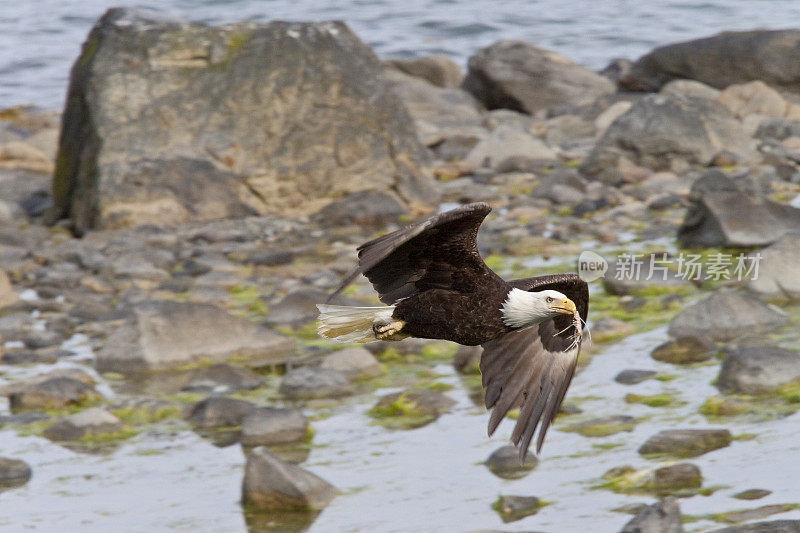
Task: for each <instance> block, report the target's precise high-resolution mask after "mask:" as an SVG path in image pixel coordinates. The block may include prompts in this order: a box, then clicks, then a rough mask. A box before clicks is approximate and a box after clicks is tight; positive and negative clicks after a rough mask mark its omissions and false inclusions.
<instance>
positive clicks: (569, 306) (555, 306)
mask: <svg viewBox="0 0 800 533" xmlns="http://www.w3.org/2000/svg"><path fill="white" fill-rule="evenodd" d="M550 309H552V310H553V311H558V312H559V313H564V314H565V315H577V314H578V309H577V308H576V307H575V302H573V301H572V300H570V299H569V298H563V299H561V300H556V301H554V302H553V303H551V304H550Z"/></svg>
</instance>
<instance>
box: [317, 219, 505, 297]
mask: <svg viewBox="0 0 800 533" xmlns="http://www.w3.org/2000/svg"><path fill="white" fill-rule="evenodd" d="M491 210H492V208H491V207H490V206H489V205H488V204H485V203H474V204H467V205H464V206H461V207H458V208H456V209H453V210H452V211H447V212H445V213H441V214H439V215H435V216H433V217H430V218H428V219H426V220H423V221H422V222H419V223H417V224H414V225H411V226H408V227H406V228H403V229H400V230H397V231H395V232H392V233H389V234H387V235H384V236H382V237H378V238H377V239H375V240H372V241H369V242H367V243H364V244H362V245H361V246H359V247H358V265H357V266H356V268H355V269H354V270H353V271H351V272H350V273H349V274H348V275H347V277H346V278H345V279H344V281H343V282H342V284H341V286H340V287H339V288H338V289H336V292H334V293H333V294H332V295H331V296H330V298H329V299H328V300H329V301H330V299H331V298H333V297H335V296H336V295H337V294H339V293H340V292H341V291H342V289H344V288H345V287H346V286H347V285H349V284H350V283H351V282H352V281H353V280H354V279H355V278H356V277H357V276H358V275H359V274H364V275H365V276H366V277H367V278H368V279H369V280H370V282H372V285H373V286H374V287H375V290H376V291H378V295H379V296H380V300H381V301H382V302H383V303H386V304H393V303H395V302H397V301H398V300H401V299H403V298H408V297H409V296H412V295H414V294H416V293H417V292H421V291H423V290H428V289H437V288H438V289H453V290H458V291H470V290H472V287H467V286H461V285H463V284H470V283H475V280H476V279H480V277H481V276H475V273H479V274H481V275H483V276H496V274H495V273H494V272H492V270H491V269H490V268H489V267H487V266H486V264H485V263H484V262H483V259H481V256H480V254H479V253H478V246H477V244H476V241H475V239H476V237H477V235H478V228H479V227H480V225H481V222H483V219H484V218H486V215H488V214H489V211H491ZM467 274H469V275H467Z"/></svg>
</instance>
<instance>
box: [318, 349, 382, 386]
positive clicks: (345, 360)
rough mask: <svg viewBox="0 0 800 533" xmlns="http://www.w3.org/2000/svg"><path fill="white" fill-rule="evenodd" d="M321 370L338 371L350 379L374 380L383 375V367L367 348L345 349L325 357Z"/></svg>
mask: <svg viewBox="0 0 800 533" xmlns="http://www.w3.org/2000/svg"><path fill="white" fill-rule="evenodd" d="M320 367H321V368H327V369H330V370H336V371H338V372H341V373H342V374H344V375H345V377H346V378H348V379H359V378H372V377H375V376H379V375H380V374H381V365H380V363H379V362H378V360H377V359H376V358H375V356H374V355H372V353H370V352H369V350H367V349H365V348H345V349H344V350H339V351H338V352H333V353H331V354H328V355H327V356H325V359H324V360H323V361H322V364H321V365H320Z"/></svg>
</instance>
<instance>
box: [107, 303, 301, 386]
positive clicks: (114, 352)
mask: <svg viewBox="0 0 800 533" xmlns="http://www.w3.org/2000/svg"><path fill="white" fill-rule="evenodd" d="M294 346H295V341H294V339H291V338H288V337H284V336H283V335H280V334H278V333H275V332H273V331H271V330H269V329H267V328H265V327H263V326H259V325H257V324H255V323H254V322H251V321H249V320H247V319H244V318H240V317H236V316H233V315H231V314H230V313H228V312H227V311H225V310H223V309H220V308H219V307H216V306H213V305H209V304H198V303H187V302H173V301H168V300H155V301H146V302H143V303H140V304H137V305H134V306H133V307H132V308H129V309H128V311H127V319H126V320H125V322H124V324H123V325H122V326H120V327H118V328H117V329H115V330H114V331H113V332H112V333H111V335H109V337H108V338H107V339H106V342H105V344H104V345H103V347H102V349H101V350H100V352H99V353H98V354H97V359H96V361H95V366H96V368H97V370H98V371H100V372H106V371H110V372H143V371H152V370H163V369H168V368H174V367H178V366H183V365H187V364H190V363H196V362H199V361H217V362H220V361H225V360H227V359H229V358H231V357H234V356H239V357H246V358H250V359H252V360H254V361H257V362H258V363H260V364H277V363H283V362H286V361H287V360H289V359H290V357H291V356H292V354H293V353H294Z"/></svg>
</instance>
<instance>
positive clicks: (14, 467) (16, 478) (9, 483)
mask: <svg viewBox="0 0 800 533" xmlns="http://www.w3.org/2000/svg"><path fill="white" fill-rule="evenodd" d="M30 478H31V467H30V466H28V463H26V462H25V461H20V460H19V459H9V458H8V457H0V490H2V489H3V488H8V487H16V486H18V485H22V484H24V483H27V482H28V480H29V479H30Z"/></svg>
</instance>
